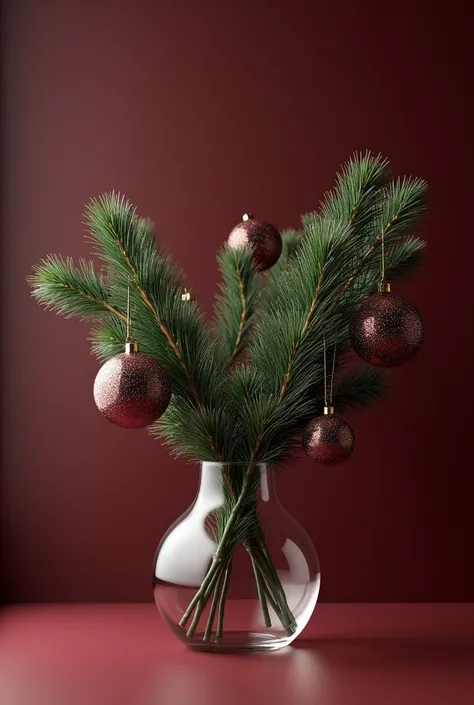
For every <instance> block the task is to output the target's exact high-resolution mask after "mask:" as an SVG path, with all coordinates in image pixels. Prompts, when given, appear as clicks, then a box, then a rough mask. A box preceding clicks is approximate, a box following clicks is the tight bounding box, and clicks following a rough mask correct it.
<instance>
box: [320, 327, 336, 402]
mask: <svg viewBox="0 0 474 705" xmlns="http://www.w3.org/2000/svg"><path fill="white" fill-rule="evenodd" d="M336 350H337V333H336V339H335V341H334V350H333V353H332V366H331V382H330V384H329V400H328V381H327V359H326V335H324V336H323V366H324V406H332V397H333V392H334V373H335V371H336Z"/></svg>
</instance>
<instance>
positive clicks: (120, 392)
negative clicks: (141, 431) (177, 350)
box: [94, 352, 171, 428]
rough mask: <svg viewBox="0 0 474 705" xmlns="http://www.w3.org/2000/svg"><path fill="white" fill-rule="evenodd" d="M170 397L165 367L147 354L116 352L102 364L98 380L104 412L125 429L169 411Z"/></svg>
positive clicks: (97, 399) (96, 395)
mask: <svg viewBox="0 0 474 705" xmlns="http://www.w3.org/2000/svg"><path fill="white" fill-rule="evenodd" d="M170 398H171V384H170V381H169V379H168V375H167V374H166V371H165V369H164V368H163V367H162V366H161V365H160V364H159V363H158V362H157V361H156V360H155V359H154V358H153V357H151V356H150V355H145V354H144V353H139V352H125V353H121V354H120V355H115V357H113V358H111V359H110V360H108V361H107V362H106V363H104V364H103V365H102V367H101V368H100V370H99V371H98V373H97V376H96V378H95V382H94V400H95V403H96V405H97V408H98V409H99V411H100V413H101V414H103V415H104V416H105V418H106V419H108V420H109V421H111V422H112V423H114V424H116V425H117V426H122V427H123V428H143V427H144V426H149V425H150V424H152V423H153V422H154V421H156V419H158V418H159V417H160V416H161V415H162V414H163V413H164V412H165V411H166V407H167V406H168V404H169V401H170Z"/></svg>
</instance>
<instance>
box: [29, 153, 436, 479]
mask: <svg viewBox="0 0 474 705" xmlns="http://www.w3.org/2000/svg"><path fill="white" fill-rule="evenodd" d="M425 198H426V184H425V183H424V182H423V181H421V180H420V179H414V178H405V179H397V180H391V175H390V171H389V165H388V163H387V161H386V160H385V159H383V158H382V157H381V156H374V155H372V154H370V153H367V154H356V155H355V156H354V157H353V158H352V159H351V160H350V161H349V162H348V163H347V164H346V165H345V166H344V167H343V169H342V171H341V173H340V174H339V175H338V176H337V180H336V185H335V188H334V189H333V190H332V191H330V192H329V193H328V194H327V195H326V196H325V198H324V199H323V201H322V203H321V206H320V208H319V209H318V210H317V211H314V212H311V213H308V214H306V215H304V216H303V217H302V225H301V229H300V230H299V231H295V230H289V231H284V232H283V233H282V238H283V252H282V256H281V258H280V260H279V262H278V263H277V264H276V265H275V266H274V267H273V268H272V270H270V272H267V273H264V274H263V275H262V274H260V273H259V272H258V271H257V270H256V268H255V266H254V264H253V261H252V257H251V252H249V251H246V250H232V249H230V248H228V247H227V246H224V247H223V248H222V250H221V251H220V252H219V253H218V264H219V269H220V274H221V283H220V286H219V290H218V293H217V295H216V306H215V316H214V318H213V320H212V321H211V322H208V321H207V320H206V318H205V316H204V314H203V312H202V310H201V309H200V307H199V305H198V303H197V302H195V301H186V300H185V301H183V300H182V297H181V294H182V291H183V278H182V274H181V272H179V271H178V270H177V268H176V267H175V266H174V264H173V262H172V260H171V258H170V256H169V255H168V254H167V253H166V252H164V251H163V249H162V248H161V247H160V246H159V244H157V238H156V235H155V233H154V229H153V226H152V224H151V223H150V222H149V221H148V220H146V219H143V218H140V217H139V216H138V215H137V213H136V211H135V209H134V208H133V207H132V205H131V204H130V203H129V202H128V201H127V200H126V199H125V198H124V197H123V196H120V195H118V194H115V193H110V194H106V195H103V196H101V197H99V198H98V199H96V200H93V201H92V202H91V203H90V205H89V206H88V208H87V212H86V223H87V226H88V229H89V240H90V241H92V243H93V245H94V254H96V255H97V256H98V257H99V258H100V259H101V260H102V261H103V262H104V263H105V265H106V267H107V272H108V274H107V276H106V277H105V276H102V275H101V274H97V273H96V269H95V267H94V264H93V263H92V262H85V261H83V260H81V261H80V262H79V264H78V266H75V265H74V263H73V262H72V260H70V259H69V258H67V259H64V258H62V257H61V256H59V255H52V256H49V257H47V258H46V259H44V260H42V261H41V262H40V263H39V264H38V265H36V266H35V268H34V270H33V274H32V276H31V277H30V282H31V284H32V290H33V295H34V296H35V298H36V299H37V300H38V302H39V303H40V304H42V305H44V306H45V307H47V308H51V309H53V310H54V311H56V312H57V313H60V314H62V315H64V316H66V317H71V316H79V317H81V318H85V319H87V320H89V321H92V324H93V328H92V333H91V346H92V351H93V353H94V354H95V355H96V356H97V357H98V359H99V360H101V361H103V360H107V359H109V358H110V357H112V356H113V355H115V354H117V353H119V352H123V346H124V341H125V337H126V306H127V291H128V290H129V291H130V302H131V312H132V333H133V337H134V338H135V339H136V340H138V341H139V343H140V348H141V350H142V351H143V352H146V353H148V354H150V355H153V356H155V357H156V359H157V360H158V361H159V362H160V363H161V364H163V365H164V366H165V368H166V370H167V372H168V374H169V377H170V379H171V383H172V388H173V397H172V401H171V403H170V406H169V407H168V410H167V411H166V412H165V414H164V415H163V416H162V417H161V419H159V420H158V422H157V423H156V424H154V425H153V426H152V427H151V431H152V433H154V434H157V435H158V436H159V437H160V438H162V439H163V441H164V442H165V443H166V444H167V445H169V446H170V447H171V449H172V452H173V453H175V454H177V455H184V456H186V457H189V458H192V459H199V460H220V461H228V462H233V463H239V462H240V463H253V462H256V461H260V462H268V463H273V464H279V463H282V462H284V461H287V460H288V459H291V458H292V457H293V455H294V453H295V452H296V450H297V449H298V448H299V447H300V434H301V431H302V429H303V428H304V425H305V424H306V423H307V422H308V420H309V419H311V418H312V417H313V416H314V415H316V414H317V413H320V411H321V405H322V403H323V400H324V371H323V346H324V340H326V343H327V348H328V350H327V352H328V359H330V358H331V356H332V352H333V351H334V347H335V350H336V381H335V387H334V403H335V405H336V406H337V409H338V410H339V411H347V410H350V409H361V408H367V407H369V406H370V405H371V404H372V403H373V402H374V401H375V400H376V399H378V398H379V397H381V396H382V395H383V394H384V392H385V390H386V387H387V384H386V381H385V377H384V374H383V373H382V372H380V371H379V370H373V369H362V370H356V371H351V370H350V368H348V365H347V356H346V353H347V350H348V349H349V346H350V343H349V340H348V326H349V321H350V318H351V316H352V314H353V313H354V311H355V310H356V308H357V306H359V305H360V302H361V301H362V300H363V299H364V298H365V297H366V296H367V295H368V294H370V293H372V292H373V291H375V290H376V288H377V285H378V283H379V281H380V262H381V259H380V257H381V242H382V235H383V236H384V240H385V270H386V277H387V279H389V280H396V279H399V278H401V277H404V276H407V275H408V274H409V273H410V272H411V271H412V270H413V268H414V267H415V266H417V265H418V264H419V263H420V259H421V253H422V250H423V247H424V243H423V241H422V240H420V239H419V238H418V237H416V236H415V235H414V234H413V232H412V228H413V227H414V226H415V225H416V223H417V222H418V220H419V218H420V217H421V216H422V215H423V213H424V210H425V207H426V202H425ZM244 353H245V357H244ZM347 370H348V371H347ZM234 474H235V473H234ZM234 485H235V483H234Z"/></svg>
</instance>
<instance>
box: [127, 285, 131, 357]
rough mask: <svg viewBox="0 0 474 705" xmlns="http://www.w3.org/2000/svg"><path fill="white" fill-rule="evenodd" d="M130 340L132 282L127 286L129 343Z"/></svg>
mask: <svg viewBox="0 0 474 705" xmlns="http://www.w3.org/2000/svg"><path fill="white" fill-rule="evenodd" d="M129 342H130V284H129V285H128V286H127V343H129Z"/></svg>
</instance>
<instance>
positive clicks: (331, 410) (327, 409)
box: [323, 406, 334, 416]
mask: <svg viewBox="0 0 474 705" xmlns="http://www.w3.org/2000/svg"><path fill="white" fill-rule="evenodd" d="M323 414H324V416H332V415H333V414H334V407H333V406H325V407H324V409H323Z"/></svg>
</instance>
